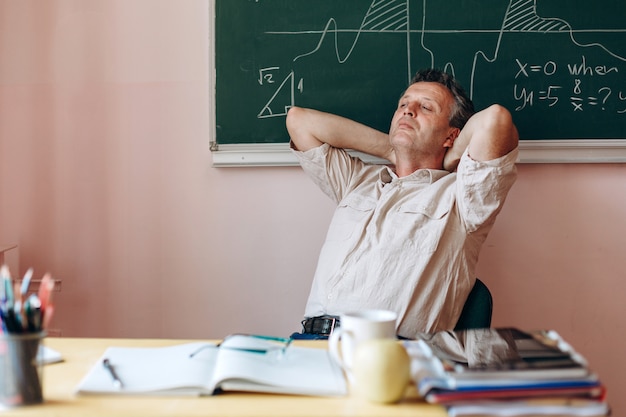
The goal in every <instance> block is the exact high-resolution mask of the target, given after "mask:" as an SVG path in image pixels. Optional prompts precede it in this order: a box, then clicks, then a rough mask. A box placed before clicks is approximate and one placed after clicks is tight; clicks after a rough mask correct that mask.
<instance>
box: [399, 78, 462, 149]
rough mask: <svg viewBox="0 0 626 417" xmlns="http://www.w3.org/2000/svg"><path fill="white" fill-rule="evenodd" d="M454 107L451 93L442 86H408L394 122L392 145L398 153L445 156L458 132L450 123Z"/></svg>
mask: <svg viewBox="0 0 626 417" xmlns="http://www.w3.org/2000/svg"><path fill="white" fill-rule="evenodd" d="M453 104H454V98H453V97H452V93H451V92H450V91H449V90H448V89H447V88H446V87H445V86H443V85H441V84H439V83H432V82H418V83H415V84H412V85H411V86H409V88H407V90H406V91H405V93H404V95H403V96H402V98H401V99H400V101H399V102H398V108H397V109H396V112H395V113H394V115H393V118H392V120H391V127H390V129H389V140H390V142H391V146H392V147H393V148H394V149H395V150H396V152H398V151H401V152H402V151H408V152H420V153H424V152H426V153H428V154H431V153H434V154H435V155H437V154H443V153H444V152H445V150H446V148H447V147H450V146H452V143H453V142H454V138H455V137H456V134H455V133H458V129H456V128H453V127H451V126H450V123H449V120H450V115H451V112H452V106H453ZM450 138H451V139H450Z"/></svg>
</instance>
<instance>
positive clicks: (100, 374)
mask: <svg viewBox="0 0 626 417" xmlns="http://www.w3.org/2000/svg"><path fill="white" fill-rule="evenodd" d="M105 358H106V359H108V361H109V363H110V364H111V367H112V368H107V367H105V366H104V365H103V361H104V359H105ZM111 371H113V373H114V374H115V376H117V377H118V378H119V381H120V382H121V384H116V383H114V376H113V373H112V372H111ZM119 385H121V387H120V386H119ZM220 391H254V392H271V393H282V394H300V395H320V396H332V395H345V394H346V392H347V388H346V382H345V379H344V376H343V374H342V372H341V369H340V368H339V367H338V366H337V365H336V364H335V363H334V362H333V360H332V359H331V357H330V355H329V353H328V351H327V350H325V349H314V348H304V347H296V346H289V347H285V348H281V347H277V346H276V345H275V344H273V343H272V342H271V341H270V340H264V339H259V338H257V337H254V336H247V335H233V336H230V337H228V338H227V339H225V340H224V342H222V343H221V344H220V345H219V346H218V345H211V344H207V343H202V342H199V343H186V344H181V345H176V346H170V347H156V348H127V347H110V348H108V349H107V350H106V351H105V353H104V355H103V356H102V358H100V359H99V360H98V362H97V363H95V364H94V366H93V368H92V369H91V370H90V371H89V373H88V374H87V375H86V376H85V377H84V379H83V380H82V381H81V382H80V384H79V386H78V387H77V392H78V393H80V394H146V395H147V394H151V395H167V394H175V395H213V394H215V393H218V392H220Z"/></svg>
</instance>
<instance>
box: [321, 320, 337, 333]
mask: <svg viewBox="0 0 626 417" xmlns="http://www.w3.org/2000/svg"><path fill="white" fill-rule="evenodd" d="M323 320H324V327H323V328H322V331H323V332H324V333H322V335H323V336H330V334H331V333H332V332H333V330H335V325H336V324H337V317H326V318H324V319H323ZM329 321H330V323H329Z"/></svg>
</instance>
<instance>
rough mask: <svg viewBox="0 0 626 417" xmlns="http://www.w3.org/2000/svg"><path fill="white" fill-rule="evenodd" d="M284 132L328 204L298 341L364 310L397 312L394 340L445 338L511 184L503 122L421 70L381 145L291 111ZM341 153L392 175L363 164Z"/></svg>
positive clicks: (509, 137)
mask: <svg viewBox="0 0 626 417" xmlns="http://www.w3.org/2000/svg"><path fill="white" fill-rule="evenodd" d="M470 116H471V117H470ZM287 129H288V130H289V134H290V136H291V146H292V149H293V150H294V153H295V155H296V156H297V157H298V159H299V161H300V164H301V166H302V168H303V169H304V170H305V172H306V173H307V174H308V175H309V176H310V177H311V178H312V179H313V181H314V182H315V183H316V184H317V185H318V186H319V187H320V188H321V189H322V191H323V192H324V193H326V194H327V195H328V196H329V197H330V198H332V199H333V200H334V201H336V202H337V204H338V207H337V209H336V211H335V214H334V217H333V219H332V221H331V224H330V228H329V230H328V235H327V237H326V241H325V243H324V246H323V248H322V250H321V253H320V258H319V262H318V266H317V271H316V273H315V277H314V280H313V284H312V287H311V292H310V295H309V299H308V302H307V305H306V309H305V320H304V321H303V327H304V332H305V333H315V334H318V335H320V334H321V336H327V334H328V333H329V331H330V330H331V329H330V328H331V327H332V326H333V324H334V323H335V321H334V320H333V318H334V316H338V315H340V314H341V313H342V312H344V311H352V310H360V309H365V308H376V309H387V310H392V311H395V312H396V313H397V314H398V322H397V332H398V335H399V336H401V337H407V338H413V337H415V335H416V334H418V333H420V332H434V331H438V330H444V329H452V328H454V326H455V324H456V322H457V320H458V318H459V315H460V313H461V310H462V308H463V305H464V303H465V300H466V299H467V296H468V294H469V292H470V290H471V289H472V286H473V285H474V282H475V275H474V271H475V266H476V263H477V261H478V254H479V251H480V247H481V245H482V243H483V242H484V241H485V239H486V237H487V233H488V232H489V230H490V229H491V227H492V225H493V223H494V221H495V218H496V215H497V214H498V213H499V211H500V210H501V208H502V205H503V204H504V200H505V198H506V195H507V193H508V191H509V189H510V188H511V186H512V185H513V182H514V181H515V178H516V168H515V161H516V159H517V154H518V150H517V146H518V134H517V130H516V128H515V126H514V124H513V121H512V118H511V115H510V113H509V112H508V111H507V110H506V109H504V108H503V107H501V106H499V105H492V106H490V107H488V108H487V109H485V110H482V111H480V112H478V113H476V114H473V105H472V103H471V101H470V100H469V98H467V96H466V95H465V93H464V91H463V89H462V88H461V87H460V86H459V85H458V84H457V82H456V81H455V80H454V79H453V78H452V77H451V76H450V75H448V74H445V73H443V72H440V71H438V70H432V69H431V70H424V71H420V72H418V73H417V74H416V76H415V77H414V79H413V81H412V83H411V85H410V86H409V87H408V88H407V90H406V92H405V93H404V94H403V95H402V97H401V98H400V100H399V103H398V107H397V109H396V111H395V113H394V115H393V118H392V120H391V125H390V129H389V134H384V133H382V132H379V131H377V130H374V129H371V128H369V127H367V126H364V125H362V124H359V123H357V122H355V121H352V120H348V119H345V118H342V117H340V116H336V115H332V114H328V113H323V112H320V111H316V110H311V109H303V108H298V107H293V108H291V109H290V110H289V113H288V115H287ZM344 149H352V150H357V151H361V152H365V153H368V154H371V155H374V156H376V157H381V158H384V159H386V160H388V161H389V162H391V165H390V166H385V165H367V164H365V163H363V162H362V161H361V160H360V159H358V158H354V157H351V156H350V155H349V154H348V153H347V152H346V151H345V150H344ZM457 164H458V168H457V169H456V172H453V171H455V168H456V167H457ZM444 168H445V169H444ZM329 318H330V320H329ZM314 337H315V336H314Z"/></svg>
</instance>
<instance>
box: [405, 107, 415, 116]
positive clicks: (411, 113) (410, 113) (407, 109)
mask: <svg viewBox="0 0 626 417" xmlns="http://www.w3.org/2000/svg"><path fill="white" fill-rule="evenodd" d="M415 112H416V110H415V105H413V104H407V105H406V107H405V108H404V113H403V114H404V115H405V116H410V117H414V116H415V114H416V113H415Z"/></svg>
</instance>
